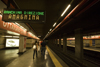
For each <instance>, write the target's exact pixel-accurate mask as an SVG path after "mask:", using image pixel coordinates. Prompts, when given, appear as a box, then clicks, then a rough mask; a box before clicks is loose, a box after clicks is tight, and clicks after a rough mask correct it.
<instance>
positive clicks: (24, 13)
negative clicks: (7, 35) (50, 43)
mask: <svg viewBox="0 0 100 67" xmlns="http://www.w3.org/2000/svg"><path fill="white" fill-rule="evenodd" d="M2 20H3V21H7V22H9V21H14V22H15V21H17V22H18V21H20V22H21V21H25V22H27V21H32V22H34V21H37V22H38V21H39V22H45V11H39V10H18V9H4V10H3V18H2Z"/></svg>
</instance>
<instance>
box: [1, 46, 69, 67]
mask: <svg viewBox="0 0 100 67" xmlns="http://www.w3.org/2000/svg"><path fill="white" fill-rule="evenodd" d="M17 52H18V49H6V50H1V51H0V53H1V54H0V55H1V56H0V59H2V60H0V67H69V66H68V65H67V64H66V63H65V62H63V61H62V60H61V59H60V58H59V57H58V56H57V55H56V54H55V53H54V52H53V51H52V50H51V49H50V48H49V47H47V49H46V53H45V56H42V55H41V52H40V51H38V53H37V54H38V56H37V57H36V56H34V59H33V49H28V50H27V51H26V52H25V53H24V54H22V55H19V54H17Z"/></svg>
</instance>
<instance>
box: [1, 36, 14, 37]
mask: <svg viewBox="0 0 100 67" xmlns="http://www.w3.org/2000/svg"><path fill="white" fill-rule="evenodd" d="M2 37H12V36H2Z"/></svg>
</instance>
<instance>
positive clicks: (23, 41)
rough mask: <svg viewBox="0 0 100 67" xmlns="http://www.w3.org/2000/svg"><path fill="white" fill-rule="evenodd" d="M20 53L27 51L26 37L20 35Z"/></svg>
mask: <svg viewBox="0 0 100 67" xmlns="http://www.w3.org/2000/svg"><path fill="white" fill-rule="evenodd" d="M19 40H20V42H19V54H20V53H24V52H25V51H26V37H24V36H20V38H19Z"/></svg>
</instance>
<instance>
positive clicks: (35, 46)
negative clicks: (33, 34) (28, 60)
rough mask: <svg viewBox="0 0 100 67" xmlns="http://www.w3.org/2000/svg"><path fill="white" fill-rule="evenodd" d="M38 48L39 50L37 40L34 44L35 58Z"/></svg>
mask: <svg viewBox="0 0 100 67" xmlns="http://www.w3.org/2000/svg"><path fill="white" fill-rule="evenodd" d="M37 50H38V44H37V42H35V44H34V45H33V59H34V55H35V53H36V57H37Z"/></svg>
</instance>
